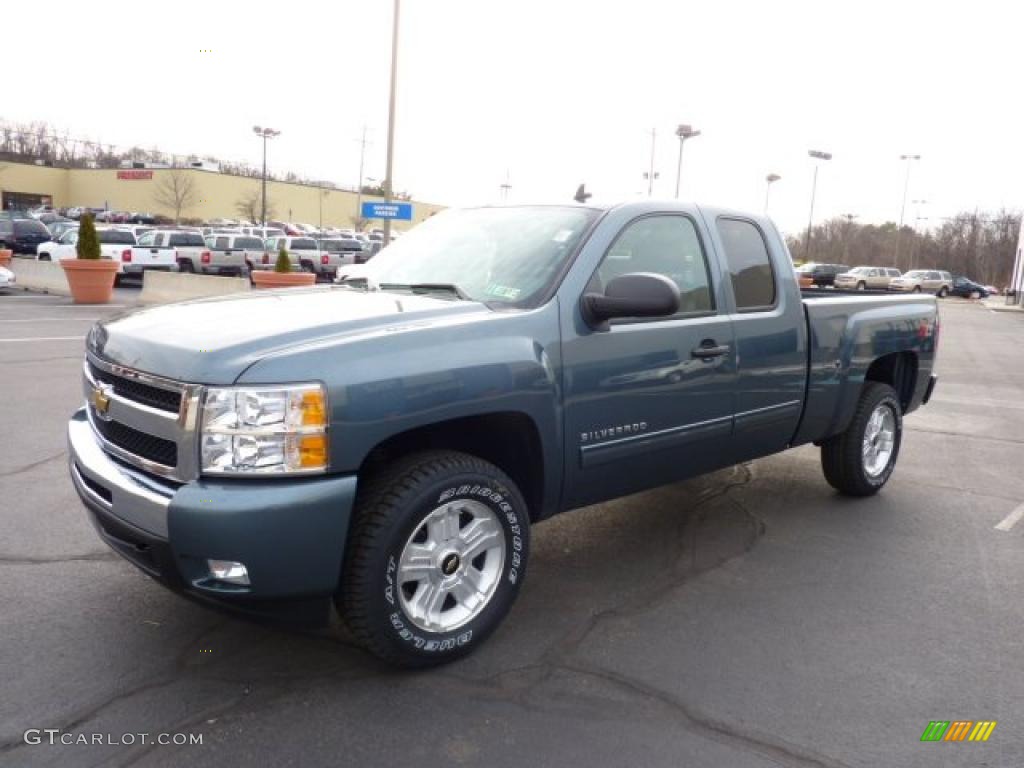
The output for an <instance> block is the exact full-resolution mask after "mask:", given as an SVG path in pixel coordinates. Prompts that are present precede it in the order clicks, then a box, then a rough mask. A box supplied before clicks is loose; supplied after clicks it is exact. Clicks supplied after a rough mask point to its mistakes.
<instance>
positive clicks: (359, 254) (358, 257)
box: [316, 237, 366, 275]
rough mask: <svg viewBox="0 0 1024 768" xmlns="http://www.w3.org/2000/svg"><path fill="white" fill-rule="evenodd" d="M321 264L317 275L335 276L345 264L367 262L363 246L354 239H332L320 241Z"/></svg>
mask: <svg viewBox="0 0 1024 768" xmlns="http://www.w3.org/2000/svg"><path fill="white" fill-rule="evenodd" d="M319 243H320V263H319V264H317V265H316V271H317V274H320V275H328V274H335V273H336V272H337V270H338V267H340V266H341V265H343V264H362V263H363V262H365V261H366V259H365V258H364V257H365V255H366V254H365V251H363V244H362V243H360V242H359V241H358V240H356V239H354V238H347V237H332V238H327V239H326V240H320V241H319Z"/></svg>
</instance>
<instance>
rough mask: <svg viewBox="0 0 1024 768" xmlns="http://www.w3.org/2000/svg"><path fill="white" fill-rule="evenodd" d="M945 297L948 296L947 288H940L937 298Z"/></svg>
mask: <svg viewBox="0 0 1024 768" xmlns="http://www.w3.org/2000/svg"><path fill="white" fill-rule="evenodd" d="M947 296H949V288H947V287H946V286H942V287H941V288H939V298H940V299H944V298H946V297H947Z"/></svg>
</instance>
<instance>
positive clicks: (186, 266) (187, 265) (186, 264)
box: [178, 259, 196, 272]
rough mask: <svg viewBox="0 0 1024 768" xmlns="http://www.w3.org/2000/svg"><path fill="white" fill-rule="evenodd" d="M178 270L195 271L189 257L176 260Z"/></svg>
mask: <svg viewBox="0 0 1024 768" xmlns="http://www.w3.org/2000/svg"><path fill="white" fill-rule="evenodd" d="M178 271H179V272H195V271H196V268H195V267H194V266H193V265H192V262H191V260H189V259H181V260H180V261H178Z"/></svg>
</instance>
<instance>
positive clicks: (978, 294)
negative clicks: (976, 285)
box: [971, 291, 981, 299]
mask: <svg viewBox="0 0 1024 768" xmlns="http://www.w3.org/2000/svg"><path fill="white" fill-rule="evenodd" d="M971 298H972V299H980V298H981V292H980V291H971Z"/></svg>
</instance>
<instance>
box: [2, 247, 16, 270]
mask: <svg viewBox="0 0 1024 768" xmlns="http://www.w3.org/2000/svg"><path fill="white" fill-rule="evenodd" d="M13 255H14V251H12V250H11V249H10V248H0V267H9V266H11V257H12V256H13Z"/></svg>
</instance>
